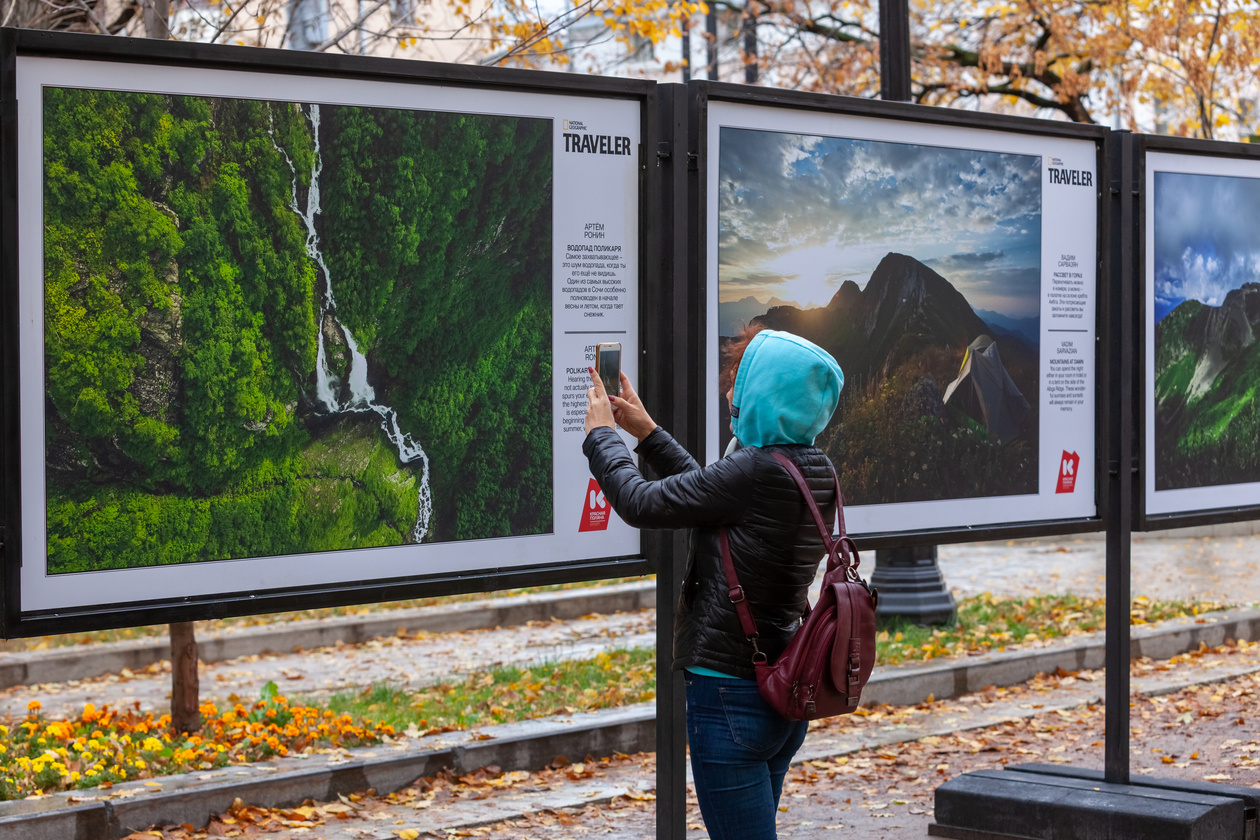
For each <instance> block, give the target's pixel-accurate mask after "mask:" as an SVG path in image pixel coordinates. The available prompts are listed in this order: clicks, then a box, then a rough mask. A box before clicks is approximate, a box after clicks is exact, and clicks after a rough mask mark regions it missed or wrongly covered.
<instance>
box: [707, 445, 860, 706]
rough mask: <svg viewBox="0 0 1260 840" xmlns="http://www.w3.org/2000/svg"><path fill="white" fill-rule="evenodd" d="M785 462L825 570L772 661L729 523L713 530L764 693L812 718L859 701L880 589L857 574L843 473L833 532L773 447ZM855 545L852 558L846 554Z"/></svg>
mask: <svg viewBox="0 0 1260 840" xmlns="http://www.w3.org/2000/svg"><path fill="white" fill-rule="evenodd" d="M771 454H772V455H773V456H774V458H775V460H777V461H778V462H779V463H780V464H782V465H783V468H784V469H786V470H787V471H788V474H789V475H791V476H792V479H793V480H794V481H795V482H796V486H797V487H799V488H800V490H801V492H802V493H803V494H804V495H805V501H806V502H807V503H808V504H809V509H810V512H811V513H812V514H813V515H814V524H815V525H817V526H818V533H819V534H820V535H821V536H822V540H823V545H824V546H825V547H826V549H827V571H826V574H824V575H823V585H822V595H821V596H820V597H819V599H818V604H817V605H816V606H815V607H814V608H813V609H810V607H809V604H806V605H805V614H804V615H803V616H802V617H801V618H802V620H801V627H800V629H799V630H797V631H796V635H795V636H793V637H792V641H791V642H790V643H789V644H788V646H787V649H786V650H784V651H783V653H781V654H780V655H779V658H778V659H777V660H776V661H775V662H774V664H771V663H769V662H767V661H766V655H765V654H764V653H762V652H761V651H760V650H758V648H757V639H758V638H759V634H758V632H757V623H756V622H755V621H754V620H753V615H752V610H751V609H750V608H749V606H748V600H747V599H746V598H745V596H744V590H743V587H741V586H740V585H739V577H738V576H737V575H736V574H735V564H734V563H733V562H731V549H730V544H729V540H728V539H727V536H726V529H725V528H721V529H719V531H718V540H719V542H720V543H721V547H722V567H723V569H724V570H725V572H726V582H727V584H729V585H730V597H731V603H732V604H734V605H735V612H736V613H737V614H738V615H739V623H740V626H741V627H742V628H743V631H744V635H746V636H747V637H748V640H749V641H750V642H752V645H753V665H754V667H755V668H756V671H757V686H758V688H760V690H761V696H762V698H763V699H764V700H765V701H766V702H767V703H769V704H770V705H771V706H773V707H774V708H775V709H776V710H778V712H779V714H781V715H783V716H784V717H785V718H788V719H789V720H816V719H818V718H825V717H831V716H832V715H846V714H849V713H850V712H852V711H853V710H854V709H856V708H857V707H858V703H860V702H861V699H862V689H863V688H864V687H865V686H866V681H867V680H868V679H870V676H871V670H872V669H873V668H874V667H875V604H876V601H877V600H878V597H879V596H878V594H877V593H876V591H875V590H874V589H872V588H871V587H870V586H868V585H867V584H866V581H864V580H862V578H861V577H859V576H858V572H857V568H858V564H859V563H860V562H861V559H860V558H859V557H858V550H857V546H856V545H854V544H853V540H851V539H849V536H848V534H847V533H846V532H845V528H844V502H843V500H842V499H841V497H840V480H839V479H838V478H835V476H834V473H833V478H835V482H836V513H837V519H838V520H839V523H840V535H839V536H838V537H835V538H833V537H832V536H831V529H830V528H828V527H827V525H826V523H824V522H823V517H822V513H821V512H820V511H819V510H818V504H817V503H816V502H815V501H814V494H813V493H811V492H810V490H809V485H808V484H806V483H805V477H804V476H803V475H801V471H800V470H799V469H797V467H796V464H794V463H792V461H791V460H790V459H789V458H787V457H785V456H783V455H781V454H779V453H777V452H774V453H771ZM850 552H852V558H850Z"/></svg>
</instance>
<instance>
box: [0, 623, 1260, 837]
mask: <svg viewBox="0 0 1260 840" xmlns="http://www.w3.org/2000/svg"><path fill="white" fill-rule="evenodd" d="M1200 622H1202V623H1200ZM1258 635H1260V610H1232V611H1227V612H1220V613H1210V614H1204V615H1202V616H1198V617H1196V618H1187V619H1176V620H1174V621H1171V622H1164V623H1163V625H1162V626H1153V625H1152V626H1140V627H1137V628H1135V629H1134V632H1133V651H1134V656H1135V657H1136V656H1150V657H1152V658H1168V657H1170V656H1174V655H1176V654H1178V653H1183V652H1185V651H1187V650H1193V649H1196V648H1198V647H1199V645H1200V643H1203V644H1207V645H1209V646H1215V645H1219V644H1221V643H1223V642H1224V640H1225V639H1226V638H1232V639H1248V640H1250V639H1254V638H1256V637H1257V636H1258ZM1103 651H1104V646H1103V643H1102V636H1101V634H1095V637H1092V638H1089V639H1087V640H1084V641H1080V642H1077V643H1074V644H1071V645H1065V646H1062V647H1057V648H1047V649H1038V650H1018V651H1007V652H1003V653H996V654H989V655H987V656H983V657H975V658H971V659H969V660H967V661H961V662H959V661H954V662H942V663H940V664H935V665H926V666H903V667H899V668H889V669H887V670H884V671H882V672H877V673H876V674H875V675H874V676H873V677H872V678H871V681H870V682H869V683H868V684H867V689H866V691H865V692H864V697H863V700H864V701H866V702H867V703H893V704H897V705H910V704H914V703H919V702H922V701H924V700H926V699H927V698H928V696H929V695H935V696H936V697H937V698H938V699H944V698H947V697H954V696H958V695H961V694H966V693H971V692H974V691H978V690H980V689H981V688H983V687H985V686H987V685H1013V684H1017V683H1020V682H1024V681H1026V680H1028V679H1031V678H1032V677H1034V676H1036V675H1037V674H1038V673H1045V672H1049V671H1053V670H1055V669H1056V668H1059V667H1062V668H1064V669H1065V670H1077V669H1081V668H1098V667H1101V665H1102V656H1103ZM1249 670H1251V671H1254V670H1256V669H1255V668H1254V667H1253V668H1250V669H1249ZM1238 675H1239V674H1237V673H1233V672H1232V671H1228V670H1225V671H1221V672H1218V673H1208V674H1205V675H1202V676H1201V677H1200V678H1197V679H1193V680H1183V681H1169V683H1168V685H1164V686H1159V687H1158V688H1155V687H1152V689H1151V690H1148V693H1151V694H1163V693H1169V692H1172V691H1177V690H1180V689H1181V688H1184V687H1188V686H1190V685H1194V684H1198V683H1201V682H1204V681H1214V680H1216V679H1227V678H1229V677H1231V676H1238ZM1135 688H1138V689H1139V690H1141V689H1142V681H1140V680H1138V681H1135ZM1089 691H1091V692H1092V693H1090V694H1089V695H1088V698H1086V699H1082V697H1085V695H1082V697H1077V698H1076V699H1073V700H1071V701H1070V702H1069V703H1068V704H1067V707H1074V706H1079V705H1081V704H1082V703H1088V702H1099V698H1098V696H1096V695H1097V690H1096V689H1089ZM1044 708H1045V709H1051V708H1055V705H1054V704H1047V705H1046V706H1045V707H1044ZM999 717H1001V716H999ZM993 722H994V721H993V720H989V719H987V717H986V718H985V719H978V720H975V721H972V722H968V723H967V724H964V725H962V726H961V727H960V726H957V725H954V726H952V728H948V731H954V730H955V729H958V730H960V731H961V730H963V729H974V728H980V727H984V726H990V725H993ZM931 731H935V730H928V731H923V732H915V731H912V730H907V731H896V732H885V733H877V734H875V735H874V736H873V737H871V738H864V739H861V740H860V741H855V742H854V743H852V744H848V745H844V746H838V745H836V744H835V742H834V740H833V741H819V742H818V743H817V744H814V745H812V746H811V745H810V744H808V743H807V745H806V748H805V749H802V751H801V752H800V753H799V754H798V755H797V757H796V760H795V761H794V763H800V762H804V761H808V760H811V759H813V758H819V757H824V756H827V755H840V754H844V753H846V752H852V751H854V750H856V749H862V748H864V747H866V746H872V745H875V744H880V743H892V742H900V741H904V740H913V739H916V738H919V737H922V735H924V734H930V732H931ZM940 731H941V732H944V731H946V730H944V729H942V730H940ZM490 732H493V733H494V734H493V735H491V734H490ZM487 736H488V737H487ZM655 738H656V710H655V704H654V703H640V704H636V705H633V706H623V707H619V708H613V709H603V710H600V711H597V712H591V713H586V714H582V715H578V716H562V717H555V718H546V719H541V720H535V721H523V722H520V723H512V724H502V725H499V726H494V727H486V728H485V729H484V730H482V732H481V733H480V734H479V733H476V732H464V733H447V734H444V735H436V736H428V737H426V738H422V739H418V740H417V741H414V742H404V743H403V744H401V745H400V744H397V743H395V744H393V745H385V746H380V747H367V748H359V749H357V750H354V751H349V752H346V753H345V754H334V755H332V756H330V757H329V756H318V757H313V758H305V757H304V758H302V759H298V758H286V759H279V760H277V761H274V762H268V763H266V764H256V765H242V766H233V767H228V768H224V769H221V770H216V771H212V772H208V773H202V774H191V773H190V774H185V775H181V776H166V777H162V778H161V779H160V780H159V781H157V783H156V785H155V784H154V783H153V781H150V782H127V783H124V784H119V785H115V786H114V788H113V789H112V790H111V791H109V792H108V793H103V792H102V793H97V794H95V795H93V794H92V793H91V792H81V794H80V795H75V794H68V793H58V794H53V795H52V796H48V797H42V798H40V799H38V800H18V801H14V802H4V803H0V836H2V837H4V838H5V840H9V838H13V840H70V838H73V840H97V839H98V838H117V837H123V836H126V835H127V834H128V833H130V832H131V831H134V830H142V829H145V828H148V827H149V826H152V825H170V824H180V823H192V824H194V825H198V826H201V825H204V824H205V823H206V822H207V821H208V819H209V817H210V816H211V815H212V814H215V813H222V812H224V811H226V810H227V809H228V808H229V807H230V806H231V804H232V801H233V800H234V799H236V798H237V797H240V798H242V799H244V800H247V801H249V802H250V803H251V804H259V805H263V806H265V807H292V806H296V805H298V804H300V803H301V802H302V801H304V800H306V799H314V800H319V801H326V800H328V799H332V798H335V797H336V796H337V794H348V793H351V792H354V791H361V790H365V789H367V788H375V789H376V790H377V791H379V792H382V793H384V792H389V791H393V790H399V789H401V788H403V787H405V786H406V785H408V784H410V783H411V782H413V781H415V779H417V778H419V777H420V776H425V775H430V776H431V775H433V774H434V773H436V772H437V771H439V770H442V769H448V770H454V771H456V772H458V773H464V772H470V771H472V770H475V769H476V768H478V767H484V766H488V765H492V764H493V765H498V766H499V767H500V768H502V769H503V770H505V771H510V770H537V769H539V768H541V767H544V766H546V765H547V764H549V763H550V762H551V761H552V760H553V759H554V758H555V757H556V756H558V755H569V756H584V755H587V754H596V755H611V754H612V753H614V752H620V753H633V752H641V751H651V750H654V749H655V746H656V744H655ZM584 792H585V789H584ZM618 792H620V791H619V790H617V791H614V790H613V789H608V790H607V791H606V792H605V793H604V795H603V797H602V798H599V799H592V798H591V797H590V795H589V793H588V795H586V796H584V797H583V798H581V799H580V800H578V801H574V803H573V804H574V805H577V804H582V803H590V802H592V801H596V802H601V801H607V800H608V799H611V798H613V797H615V796H616V795H617V793H618ZM98 797H99V798H98ZM570 798H572V797H570ZM548 807H568V806H566V805H562V804H555V805H548ZM518 811H519V809H518ZM517 813H518V812H517V811H514V812H512V813H507V811H505V812H504V813H503V814H501V815H495V816H494V817H493V819H491V820H490V821H499V820H502V819H510V818H512V817H513V816H514V815H517ZM489 816H490V815H489V814H482V815H479V816H478V817H476V818H475V821H468V820H465V821H464V822H461V823H458V825H460V826H465V825H478V824H482V823H484V822H486V821H487V818H488V817H489ZM452 825H455V824H454V823H452Z"/></svg>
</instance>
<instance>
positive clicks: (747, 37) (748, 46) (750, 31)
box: [743, 3, 758, 85]
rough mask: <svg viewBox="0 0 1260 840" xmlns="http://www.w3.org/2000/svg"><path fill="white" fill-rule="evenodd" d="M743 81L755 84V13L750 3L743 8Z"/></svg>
mask: <svg viewBox="0 0 1260 840" xmlns="http://www.w3.org/2000/svg"><path fill="white" fill-rule="evenodd" d="M743 29H744V81H745V82H746V83H748V84H750V85H755V84H757V69H758V68H757V13H756V12H754V11H753V8H752V3H749V4H748V8H747V9H745V10H744V20H743Z"/></svg>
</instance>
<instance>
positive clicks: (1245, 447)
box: [1141, 144, 1260, 516]
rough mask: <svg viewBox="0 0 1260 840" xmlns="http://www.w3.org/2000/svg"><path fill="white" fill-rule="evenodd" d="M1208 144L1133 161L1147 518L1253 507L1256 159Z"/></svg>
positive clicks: (1257, 462)
mask: <svg viewBox="0 0 1260 840" xmlns="http://www.w3.org/2000/svg"><path fill="white" fill-rule="evenodd" d="M1217 145H1218V146H1219V147H1220V148H1218V149H1216V150H1214V151H1215V152H1216V154H1214V155H1213V154H1189V153H1176V152H1172V151H1148V152H1147V153H1146V156H1145V180H1144V183H1143V188H1144V190H1143V207H1144V210H1145V216H1144V226H1145V228H1144V230H1143V231H1142V235H1143V236H1144V239H1145V243H1144V245H1145V247H1144V255H1145V261H1144V264H1143V267H1142V268H1143V274H1142V282H1143V284H1144V285H1143V289H1144V293H1143V304H1144V311H1143V319H1144V333H1145V335H1144V339H1145V346H1144V347H1143V352H1144V357H1143V358H1144V360H1145V364H1144V366H1143V370H1144V373H1143V376H1144V389H1143V403H1144V404H1143V417H1142V420H1141V422H1142V423H1143V424H1144V429H1143V431H1144V434H1143V442H1144V446H1145V453H1144V454H1145V464H1146V468H1145V469H1144V470H1143V478H1144V481H1143V485H1144V486H1143V488H1142V492H1143V493H1144V505H1145V511H1146V514H1147V515H1148V516H1150V515H1168V514H1178V513H1192V512H1195V511H1205V510H1214V509H1226V508H1235V509H1237V508H1243V507H1248V506H1256V505H1260V399H1257V396H1256V391H1257V389H1258V388H1260V343H1257V342H1256V332H1257V329H1258V328H1260V233H1258V232H1257V228H1256V221H1255V220H1256V219H1257V218H1258V214H1260V160H1258V159H1256V158H1255V157H1254V156H1253V157H1251V158H1250V159H1244V158H1242V157H1239V156H1227V155H1226V153H1227V148H1226V147H1225V144H1217Z"/></svg>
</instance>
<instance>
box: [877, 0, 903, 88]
mask: <svg viewBox="0 0 1260 840" xmlns="http://www.w3.org/2000/svg"><path fill="white" fill-rule="evenodd" d="M879 96H880V98H881V99H889V100H893V101H895V102H909V101H910V0H879Z"/></svg>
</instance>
